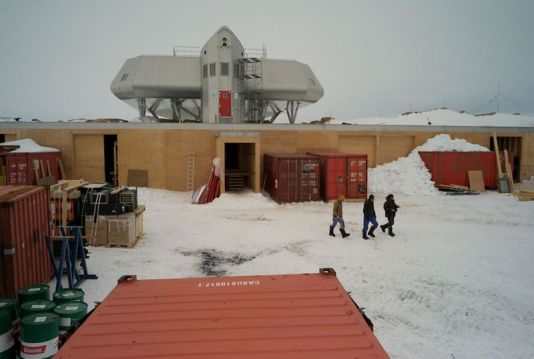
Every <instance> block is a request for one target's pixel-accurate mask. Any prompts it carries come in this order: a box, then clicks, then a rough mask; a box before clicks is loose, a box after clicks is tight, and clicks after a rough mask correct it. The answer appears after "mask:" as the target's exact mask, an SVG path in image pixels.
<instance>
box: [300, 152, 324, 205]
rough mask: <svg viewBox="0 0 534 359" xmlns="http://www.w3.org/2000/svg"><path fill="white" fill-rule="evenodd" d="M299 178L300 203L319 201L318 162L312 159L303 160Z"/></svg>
mask: <svg viewBox="0 0 534 359" xmlns="http://www.w3.org/2000/svg"><path fill="white" fill-rule="evenodd" d="M301 164H302V167H301V170H300V171H299V172H300V174H301V177H300V198H301V201H318V200H319V162H318V161H317V160H314V159H313V160H312V159H303V160H302V162H301Z"/></svg>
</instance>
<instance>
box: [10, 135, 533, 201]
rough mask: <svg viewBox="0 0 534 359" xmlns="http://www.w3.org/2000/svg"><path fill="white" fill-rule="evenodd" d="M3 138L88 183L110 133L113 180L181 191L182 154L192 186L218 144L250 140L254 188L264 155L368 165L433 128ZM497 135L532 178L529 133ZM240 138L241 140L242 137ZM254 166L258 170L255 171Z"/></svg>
mask: <svg viewBox="0 0 534 359" xmlns="http://www.w3.org/2000/svg"><path fill="white" fill-rule="evenodd" d="M0 133H3V134H6V140H15V139H22V138H31V139H33V140H35V141H36V142H37V143H39V144H40V145H43V146H50V147H55V148H58V149H59V150H60V151H61V155H62V159H63V164H64V167H65V170H66V172H67V175H68V177H69V178H84V179H86V180H90V181H102V180H104V142H103V135H104V134H116V135H117V140H118V171H119V184H120V185H126V184H127V178H128V177H127V176H128V170H129V169H136V170H146V171H147V173H148V185H149V187H153V188H164V189H169V190H178V191H185V190H186V181H187V155H188V153H194V154H195V176H194V188H199V187H200V186H201V185H203V184H205V183H206V182H207V180H208V176H209V174H210V171H211V166H212V160H213V158H214V157H215V156H219V157H222V159H223V160H224V143H225V142H228V141H238V142H241V141H242V142H248V143H254V152H255V153H256V154H258V155H259V156H256V159H255V162H254V167H255V168H254V175H255V177H254V180H253V183H254V186H253V187H254V189H255V190H257V191H259V190H260V188H261V187H260V180H261V175H260V176H256V173H258V172H259V173H260V174H261V173H263V169H262V168H263V167H262V166H263V154H264V153H306V152H309V151H315V152H334V151H340V152H349V153H357V154H367V156H368V160H369V167H375V166H377V165H380V164H383V163H387V162H390V161H393V160H395V159H397V158H399V157H401V156H406V155H407V154H408V153H409V152H410V151H411V150H412V149H413V148H415V147H416V146H419V145H421V144H423V143H424V142H426V140H427V139H429V138H431V137H433V136H435V135H436V134H437V133H436V132H400V131H399V132H391V131H387V132H386V131H346V130H345V131H332V130H326V131H309V130H308V131H307V130H300V131H297V130H288V131H286V130H272V129H270V130H269V129H266V130H260V131H254V132H251V133H250V135H249V136H248V137H247V131H240V132H239V134H240V135H239V136H237V137H235V138H234V137H232V136H234V134H235V133H236V132H235V131H232V132H230V131H229V132H228V136H225V133H226V132H225V131H220V130H218V131H215V130H208V129H206V130H178V129H149V130H146V129H128V128H124V129H114V130H111V129H102V130H100V129H98V130H97V129H91V130H89V129H86V130H84V129H76V130H73V129H59V130H58V129H23V128H22V129H16V130H13V129H8V130H2V129H1V128H0ZM449 134H450V136H451V137H452V138H462V139H465V140H467V141H469V142H471V143H476V144H479V145H482V146H485V147H489V146H490V141H491V133H488V132H482V131H481V132H451V133H449ZM498 136H503V137H504V136H509V137H518V136H519V137H521V138H522V141H521V143H522V145H521V147H522V148H521V170H520V176H521V179H528V178H529V177H530V176H534V134H532V133H518V132H514V133H506V132H499V133H498ZM243 139H245V140H243ZM258 169H259V171H258Z"/></svg>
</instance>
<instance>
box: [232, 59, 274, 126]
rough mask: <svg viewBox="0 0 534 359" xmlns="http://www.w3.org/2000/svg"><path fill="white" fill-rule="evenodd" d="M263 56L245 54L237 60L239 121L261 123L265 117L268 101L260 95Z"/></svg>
mask: <svg viewBox="0 0 534 359" xmlns="http://www.w3.org/2000/svg"><path fill="white" fill-rule="evenodd" d="M264 56H265V54H263V55H262V57H249V56H246V57H243V58H242V59H240V60H239V93H240V95H241V96H240V98H241V101H240V110H241V111H240V113H241V119H240V122H253V123H262V122H263V120H264V118H265V113H266V110H267V104H268V102H267V101H265V100H263V99H262V98H261V96H260V90H261V88H262V85H263V74H262V72H263V66H262V59H263V57H264Z"/></svg>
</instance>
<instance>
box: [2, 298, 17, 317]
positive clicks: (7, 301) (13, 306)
mask: <svg viewBox="0 0 534 359" xmlns="http://www.w3.org/2000/svg"><path fill="white" fill-rule="evenodd" d="M3 311H6V312H8V313H10V315H11V320H12V321H13V322H14V321H16V320H17V317H18V313H17V300H16V299H15V298H14V297H4V298H0V312H3Z"/></svg>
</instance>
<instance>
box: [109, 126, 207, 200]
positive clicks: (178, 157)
mask: <svg viewBox="0 0 534 359" xmlns="http://www.w3.org/2000/svg"><path fill="white" fill-rule="evenodd" d="M118 146H119V183H120V184H126V181H127V175H128V169H137V170H146V171H147V172H148V185H149V187H153V188H166V189H170V190H179V191H185V190H186V185H187V156H188V154H189V153H194V155H195V164H194V188H199V187H200V186H201V185H202V184H205V183H206V182H207V180H208V177H209V174H210V171H211V167H212V161H213V158H214V157H215V138H214V135H213V133H212V132H211V131H180V130H121V131H120V133H119V136H118Z"/></svg>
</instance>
